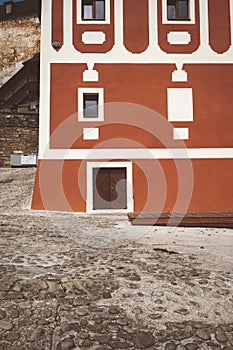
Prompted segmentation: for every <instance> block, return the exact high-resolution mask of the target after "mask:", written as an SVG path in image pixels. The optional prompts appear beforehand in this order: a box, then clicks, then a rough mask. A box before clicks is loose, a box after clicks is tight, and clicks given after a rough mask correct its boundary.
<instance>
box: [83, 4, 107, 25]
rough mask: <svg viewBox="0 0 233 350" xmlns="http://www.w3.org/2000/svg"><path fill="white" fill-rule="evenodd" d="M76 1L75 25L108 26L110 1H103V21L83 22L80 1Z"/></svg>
mask: <svg viewBox="0 0 233 350" xmlns="http://www.w3.org/2000/svg"><path fill="white" fill-rule="evenodd" d="M76 1H77V3H76V4H77V6H76V8H77V14H76V18H77V24H90V25H91V24H110V23H111V19H110V0H105V19H104V20H98V21H96V20H93V21H92V20H89V21H87V20H83V19H82V0H76Z"/></svg>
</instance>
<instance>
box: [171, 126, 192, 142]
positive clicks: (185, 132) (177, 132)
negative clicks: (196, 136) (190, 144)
mask: <svg viewBox="0 0 233 350" xmlns="http://www.w3.org/2000/svg"><path fill="white" fill-rule="evenodd" d="M173 140H189V128H174V129H173Z"/></svg>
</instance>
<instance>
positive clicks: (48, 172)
mask: <svg viewBox="0 0 233 350" xmlns="http://www.w3.org/2000/svg"><path fill="white" fill-rule="evenodd" d="M187 164H188V163H187V160H176V161H174V160H160V161H158V160H144V161H142V160H139V161H135V162H134V163H133V193H134V204H135V208H134V210H135V211H136V212H141V211H144V212H155V211H163V212H172V211H173V210H174V211H176V212H178V211H179V212H181V211H184V209H186V210H187V211H189V212H200V211H202V212H207V211H231V210H233V203H232V195H233V183H232V172H233V163H232V161H231V160H193V161H192V167H193V173H194V179H193V185H194V187H193V191H192V195H191V202H190V205H188V204H189V202H187V198H188V192H189V190H190V188H191V185H192V181H191V182H190V173H189V172H188V165H187ZM177 169H179V170H180V171H177ZM178 173H179V176H178ZM152 180H153V181H152ZM149 182H152V183H151V185H150V186H149V185H148V183H149ZM148 189H150V190H149V191H148ZM178 194H179V195H180V200H179V203H178V205H177V206H176V207H175V203H176V200H177V198H178ZM85 198H86V161H85V160H84V161H76V160H75V161H64V162H63V161H49V160H47V161H40V162H39V167H38V171H37V176H36V182H35V190H34V194H33V200H32V209H36V210H43V209H47V210H58V211H74V212H84V211H85Z"/></svg>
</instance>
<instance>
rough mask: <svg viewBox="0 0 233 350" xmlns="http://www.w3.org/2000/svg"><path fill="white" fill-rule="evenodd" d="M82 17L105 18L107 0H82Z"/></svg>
mask: <svg viewBox="0 0 233 350" xmlns="http://www.w3.org/2000/svg"><path fill="white" fill-rule="evenodd" d="M82 19H83V20H86V21H94V20H105V0H82Z"/></svg>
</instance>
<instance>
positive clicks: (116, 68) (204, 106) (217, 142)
mask: <svg viewBox="0 0 233 350" xmlns="http://www.w3.org/2000/svg"><path fill="white" fill-rule="evenodd" d="M84 69H85V65H79V64H52V69H51V79H52V80H51V81H52V83H51V134H52V133H53V132H54V130H56V128H57V126H58V125H59V124H61V123H63V122H64V121H65V120H67V119H68V118H69V117H70V116H72V115H74V114H75V113H77V111H78V97H77V88H78V87H103V88H104V95H105V103H110V102H126V103H133V104H139V105H142V106H145V107H148V108H151V109H153V110H154V112H155V113H156V112H157V113H159V114H161V115H163V116H164V117H165V118H167V88H169V87H191V88H193V100H194V121H193V122H173V123H172V125H173V126H175V127H188V128H189V129H190V139H189V140H187V141H185V144H186V146H187V147H190V148H191V147H196V148H199V147H213V148H215V147H232V133H233V130H232V129H233V123H232V96H233V85H232V76H233V66H232V65H223V64H222V65H215V64H212V65H204V64H203V65H198V64H196V65H185V66H184V69H185V70H186V71H187V73H188V77H189V80H188V82H187V83H172V82H171V74H172V71H173V70H174V69H175V67H174V66H173V65H165V64H163V65H152V64H148V65H138V64H135V65H132V64H131V65H129V64H122V65H120V64H115V65H110V64H105V65H96V69H97V70H98V72H99V76H100V81H99V82H96V83H84V82H82V72H83V70H84ZM126 76H127V79H125V77H126ZM106 110H107V107H106ZM143 117H144V116H143ZM132 119H133V116H132V115H130V114H128V115H127V113H126V115H125V119H124V121H125V122H130V121H131V120H132ZM112 121H114V122H115V123H116V122H117V121H118V120H117V116H116V118H112V117H111V113H107V112H106V116H105V122H102V123H98V124H99V126H100V135H101V136H100V140H99V141H82V128H83V127H95V126H96V125H97V124H95V123H93V122H89V123H88V122H84V123H83V122H82V123H78V119H77V115H75V116H74V117H73V118H72V121H71V124H70V126H71V129H72V137H74V139H75V142H73V141H72V142H71V143H70V140H69V133H67V131H65V130H63V129H62V128H61V129H60V134H59V135H58V137H57V138H56V140H55V139H53V141H52V147H54V148H64V147H65V146H66V145H67V144H68V145H69V147H70V146H71V145H72V148H77V147H78V148H90V147H95V146H96V145H97V144H99V142H103V141H105V140H108V139H112V138H119V137H120V138H121V137H123V138H124V137H127V138H129V139H133V140H136V141H137V142H140V143H141V142H143V145H144V146H145V147H162V144H161V142H160V141H159V140H158V139H157V138H155V137H152V136H149V135H148V134H147V135H145V132H144V131H143V130H141V129H137V130H135V127H127V128H126V127H125V126H123V125H120V124H119V125H117V126H114V127H112V125H111V122H112ZM144 122H145V123H146V119H144ZM108 123H110V125H107V124H108ZM145 125H146V124H145ZM75 133H76V135H77V137H76V136H75ZM63 135H66V141H65V143H64V137H63ZM79 136H81V138H80V139H79V140H77V139H78V138H79ZM70 137H71V134H70ZM167 139H168V144H169V145H170V147H180V145H179V143H178V142H177V141H173V139H172V126H171V129H170V130H169V129H168V132H167ZM117 147H119V146H117ZM122 147H123V146H122Z"/></svg>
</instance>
